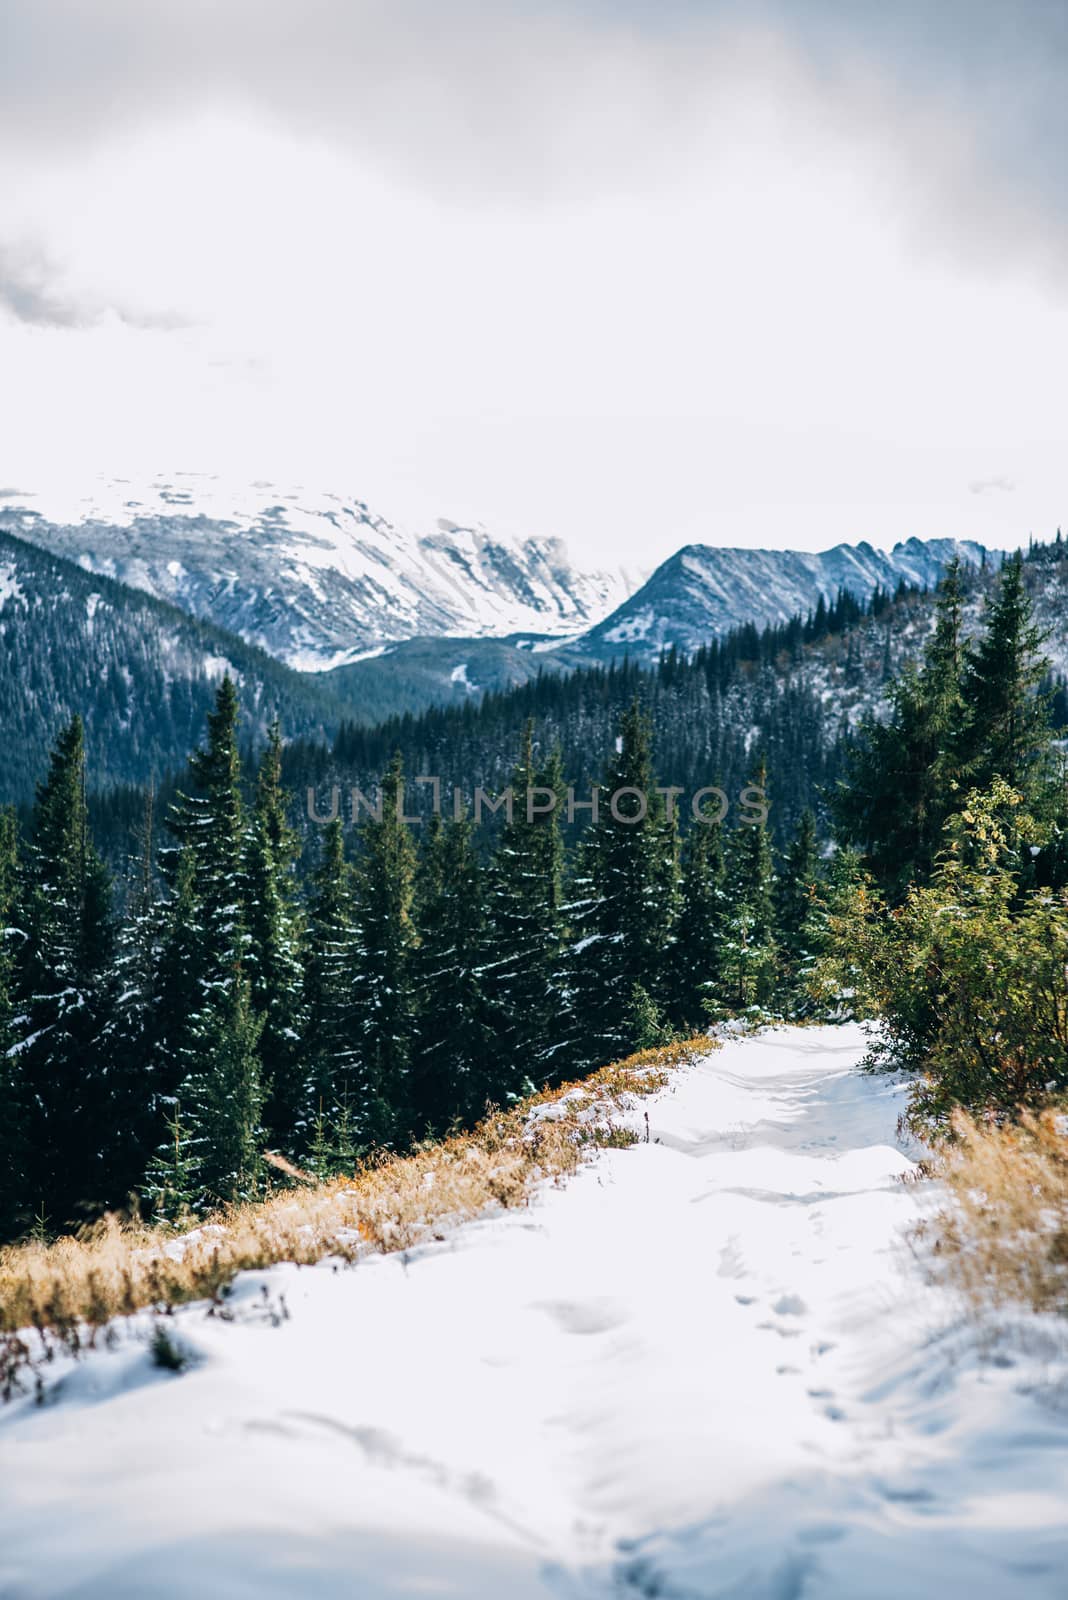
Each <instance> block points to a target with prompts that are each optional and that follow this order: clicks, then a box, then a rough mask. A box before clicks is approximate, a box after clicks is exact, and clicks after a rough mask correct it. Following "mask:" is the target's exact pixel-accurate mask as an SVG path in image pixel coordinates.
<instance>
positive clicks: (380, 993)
mask: <svg viewBox="0 0 1068 1600" xmlns="http://www.w3.org/2000/svg"><path fill="white" fill-rule="evenodd" d="M403 799H404V774H403V768H402V765H401V758H400V756H399V755H396V756H394V758H393V761H392V763H391V765H390V767H389V770H388V772H387V773H386V775H385V778H384V779H383V782H382V791H381V802H382V803H381V813H382V814H381V817H377V818H376V817H373V816H372V817H368V819H367V821H366V822H365V823H364V825H363V828H362V830H361V834H362V838H361V847H362V848H361V853H360V857H359V860H358V862H357V865H356V904H357V920H358V922H359V927H360V938H361V965H362V981H361V984H360V994H359V1051H360V1065H361V1076H362V1083H361V1088H360V1103H359V1104H358V1105H357V1106H356V1107H354V1114H355V1116H356V1117H357V1119H358V1126H359V1133H360V1138H361V1143H363V1144H366V1145H371V1146H376V1147H382V1148H386V1147H392V1146H394V1145H395V1144H396V1142H397V1139H398V1136H399V1135H400V1134H401V1133H402V1132H403V1130H404V1128H405V1127H406V1126H407V1125H408V1120H409V1117H410V1107H409V1081H408V1080H409V1070H410V1066H411V1051H412V1032H413V1023H414V1017H413V1001H412V953H413V951H414V948H415V926H414V923H413V921H412V902H413V895H414V886H415V847H414V845H413V843H412V836H411V831H410V829H409V827H408V825H407V823H406V822H404V821H403Z"/></svg>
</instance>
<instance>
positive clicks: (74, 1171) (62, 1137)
mask: <svg viewBox="0 0 1068 1600" xmlns="http://www.w3.org/2000/svg"><path fill="white" fill-rule="evenodd" d="M19 903H20V909H19V922H20V925H21V936H20V945H19V949H18V953H17V958H16V971H15V979H14V988H15V1017H14V1019H13V1022H12V1042H11V1045H10V1049H11V1050H12V1051H13V1052H14V1056H15V1064H14V1070H15V1072H16V1074H17V1077H18V1080H19V1085H20V1092H19V1099H20V1102H21V1105H22V1107H23V1111H24V1116H25V1121H24V1129H25V1145H24V1148H25V1152H26V1161H25V1184H26V1194H25V1199H26V1203H27V1204H28V1205H32V1206H33V1207H34V1208H40V1210H41V1212H42V1213H43V1215H44V1216H45V1217H46V1218H47V1221H48V1224H49V1225H50V1226H52V1227H62V1226H67V1225H69V1224H70V1223H72V1222H76V1221H84V1220H85V1218H86V1217H88V1216H92V1215H94V1214H95V1213H97V1212H99V1211H100V1210H101V1209H102V1208H103V1207H105V1206H107V1205H113V1204H115V1203H117V1202H119V1201H121V1200H123V1199H125V1196H124V1195H122V1194H118V1193H116V1190H115V1186H114V1178H113V1176H112V1173H111V1171H110V1170H109V1163H108V1156H109V1153H111V1152H113V1151H114V1146H115V1139H116V1133H117V1124H118V1122H119V1118H120V1116H121V1112H122V1110H123V1109H124V1108H122V1107H121V1106H120V1105H119V1104H116V1097H115V1084H114V1080H113V1077H112V1075H111V1074H110V1073H109V1070H108V1067H109V1062H108V1059H107V1052H106V1049H105V1043H104V1041H105V1037H106V1034H107V1032H108V1029H109V1025H110V1021H111V1012H112V1008H113V1006H114V1001H115V993H114V985H113V976H112V962H113V957H114V947H115V927H114V921H113V917H112V910H111V881H110V878H109V876H108V874H107V872H106V870H105V868H104V865H103V863H102V862H101V860H100V858H99V856H98V855H97V853H96V850H95V848H94V846H93V843H92V840H91V839H90V837H89V822H88V815H87V811H86V804H85V745H84V737H83V731H82V724H81V719H80V718H79V717H74V718H73V719H72V721H71V722H70V723H69V724H68V725H67V727H66V728H64V730H63V732H62V733H61V734H60V736H59V740H58V742H57V744H56V747H55V749H54V751H53V753H52V758H51V762H50V764H49V772H48V777H47V778H46V780H45V781H44V782H43V783H42V784H40V785H39V786H38V790H37V800H36V804H35V806H34V812H33V821H32V837H31V842H30V844H29V847H28V848H27V850H26V853H25V858H24V862H23V867H22V871H21V875H20V888H19Z"/></svg>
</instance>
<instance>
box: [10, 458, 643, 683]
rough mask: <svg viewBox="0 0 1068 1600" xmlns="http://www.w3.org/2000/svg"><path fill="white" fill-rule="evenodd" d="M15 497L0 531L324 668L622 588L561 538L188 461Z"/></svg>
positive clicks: (582, 603)
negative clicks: (58, 494)
mask: <svg viewBox="0 0 1068 1600" xmlns="http://www.w3.org/2000/svg"><path fill="white" fill-rule="evenodd" d="M46 511H47V506H45V505H42V507H41V509H37V508H35V501H34V499H33V497H29V498H26V499H25V500H23V501H21V503H20V501H19V500H18V499H17V498H14V497H9V499H8V503H7V504H6V506H4V507H3V508H2V509H0V529H6V530H7V531H8V532H10V533H14V534H17V535H19V536H20V537H21V538H24V539H29V540H31V541H32V542H33V543H34V544H37V545H40V546H42V547H43V548H44V549H47V550H51V551H52V552H53V553H54V554H56V555H61V556H64V557H66V558H67V559H69V560H72V561H75V562H77V563H78V564H79V565H81V566H83V567H85V568H86V569H88V570H90V571H93V572H100V573H103V574H106V575H107V576H109V577H113V578H118V579H121V580H122V581H123V582H124V583H127V584H130V585H131V586H132V587H134V588H137V589H143V590H145V591H146V592H147V593H149V594H153V595H155V596H157V597H158V598H161V599H164V600H169V601H171V602H172V603H173V604H175V605H178V606H180V607H181V608H182V609H183V610H184V611H187V612H189V614H190V615H191V616H195V617H198V618H202V619H205V620H208V621H212V622H215V623H217V624H218V625H219V626H220V627H224V628H226V629H228V630H229V631H230V632H231V633H236V634H240V636H241V637H242V638H243V639H246V640H247V641H249V642H250V643H252V644H256V645H259V646H261V647H262V648H263V649H265V650H268V651H269V652H270V653H271V654H272V655H274V656H277V657H278V659H279V660H282V661H285V662H287V663H288V664H289V665H291V666H297V667H305V668H319V667H324V666H329V665H332V664H335V663H336V662H338V661H339V660H344V659H351V658H354V657H358V656H359V655H360V654H361V653H363V652H366V651H370V650H374V649H378V648H380V647H381V646H382V645H385V644H391V643H395V642H397V641H399V640H402V639H410V638H413V637H415V636H417V635H430V636H440V635H455V634H459V635H468V636H472V637H478V636H486V635H497V636H499V635H504V634H509V633H515V632H517V631H522V630H529V631H530V632H532V633H537V634H568V633H579V632H581V631H583V630H584V629H586V628H589V627H590V626H591V625H592V624H594V623H597V622H599V621H600V620H601V619H602V618H603V617H604V616H606V615H607V614H608V612H609V611H611V609H612V607H613V606H614V605H616V604H618V603H619V601H620V600H621V599H622V598H623V596H624V595H625V594H626V593H627V592H628V589H629V587H631V585H630V584H629V582H628V580H627V579H626V578H625V577H624V575H623V574H622V573H618V572H617V573H608V572H592V573H591V572H583V571H580V570H578V569H577V568H576V567H575V566H574V565H573V563H572V562H571V561H570V559H569V557H568V554H567V550H566V548H565V546H564V545H563V544H562V543H561V541H560V540H558V539H501V538H495V537H493V536H491V535H490V534H489V533H487V532H486V531H485V529H483V528H479V527H461V526H459V525H457V524H456V523H452V522H449V521H447V520H445V519H441V520H439V521H438V523H437V525H436V527H435V528H434V529H433V530H431V531H429V532H423V533H416V532H411V531H407V530H404V529H402V528H399V527H395V526H393V525H392V524H391V523H390V522H387V521H386V520H385V518H383V517H380V516H377V515H375V514H374V513H373V512H372V511H371V510H369V508H368V507H367V506H366V505H365V504H364V503H363V502H362V501H360V500H356V499H351V498H343V497H339V496H335V495H328V494H309V493H307V492H305V491H304V490H293V489H280V488H277V487H275V486H274V485H271V484H254V485H252V486H251V487H246V488H243V489H241V490H240V491H236V490H229V489H224V488H222V487H221V486H220V485H219V484H217V483H216V482H215V481H214V480H212V479H208V478H200V477H196V476H193V475H180V476H178V477H176V478H175V479H174V481H173V482H172V483H165V482H162V481H160V480H156V481H154V482H153V483H151V484H149V485H147V486H140V485H131V484H126V483H112V484H107V485H102V486H101V488H100V490H99V492H98V493H97V494H96V495H94V496H93V497H92V498H90V499H87V500H82V501H80V502H78V503H77V504H76V505H74V506H71V507H69V508H67V512H66V516H65V517H60V516H58V515H57V514H55V513H53V514H46Z"/></svg>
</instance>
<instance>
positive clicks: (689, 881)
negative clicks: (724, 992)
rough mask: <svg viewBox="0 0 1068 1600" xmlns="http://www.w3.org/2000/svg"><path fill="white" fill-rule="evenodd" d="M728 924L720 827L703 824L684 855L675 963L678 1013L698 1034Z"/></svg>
mask: <svg viewBox="0 0 1068 1600" xmlns="http://www.w3.org/2000/svg"><path fill="white" fill-rule="evenodd" d="M726 923H727V882H726V863H725V861H724V858H723V832H722V828H721V825H720V824H719V823H718V822H698V823H695V825H694V826H693V827H692V828H691V829H690V832H689V834H688V835H687V839H686V847H685V850H684V852H683V866H682V911H681V914H680V917H679V930H678V938H677V950H678V955H677V959H676V961H675V962H674V971H675V974H676V982H675V1014H676V1017H677V1019H678V1021H679V1023H680V1025H681V1026H682V1027H684V1028H685V1029H686V1030H687V1031H689V1032H691V1033H696V1032H698V1031H699V1030H700V1029H701V1028H703V1027H704V1026H705V1025H706V1023H707V1021H708V1002H709V1000H710V999H711V998H712V996H713V995H714V993H715V988H716V984H717V983H718V981H719V978H720V976H721V963H722V960H723V941H724V936H725V932H726Z"/></svg>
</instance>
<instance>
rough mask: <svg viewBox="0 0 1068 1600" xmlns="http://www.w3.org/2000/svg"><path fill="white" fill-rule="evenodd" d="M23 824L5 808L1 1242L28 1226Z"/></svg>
mask: <svg viewBox="0 0 1068 1600" xmlns="http://www.w3.org/2000/svg"><path fill="white" fill-rule="evenodd" d="M18 885H19V862H18V826H17V823H16V820H15V813H14V811H12V810H11V809H9V808H6V807H5V808H4V809H3V810H0V1243H2V1242H3V1241H4V1240H7V1239H10V1238H13V1237H14V1236H15V1234H16V1233H18V1232H19V1230H20V1226H21V1225H22V1224H24V1223H25V1221H26V1220H27V1219H26V1215H25V1209H24V1208H25V1204H26V1200H27V1196H28V1194H29V1185H28V1175H27V1170H26V1168H27V1162H28V1156H29V1151H28V1147H27V1137H28V1129H27V1115H26V1107H25V1105H24V1103H23V1095H24V1083H23V1078H22V1074H21V1072H20V1071H19V1060H18V1056H17V1054H12V1053H11V1045H12V1043H13V1040H14V1028H13V1020H14V994H13V988H14V983H15V976H16V956H17V952H18V946H19V943H20V942H21V937H22V931H21V929H20V928H19V927H18V926H17V925H16V921H15V919H16V916H17V911H18Z"/></svg>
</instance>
